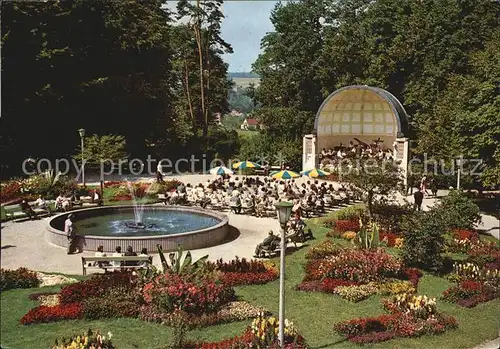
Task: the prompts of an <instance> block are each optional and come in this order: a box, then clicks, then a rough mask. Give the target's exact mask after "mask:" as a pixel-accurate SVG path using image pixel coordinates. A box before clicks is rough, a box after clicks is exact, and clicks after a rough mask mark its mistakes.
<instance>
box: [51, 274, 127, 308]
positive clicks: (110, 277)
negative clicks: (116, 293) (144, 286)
mask: <svg viewBox="0 0 500 349" xmlns="http://www.w3.org/2000/svg"><path fill="white" fill-rule="evenodd" d="M136 282H137V277H136V276H134V275H132V273H131V272H129V271H123V272H122V271H120V272H114V273H110V274H96V275H94V276H92V278H91V279H88V280H85V281H80V282H77V283H74V284H70V285H67V286H64V287H63V288H62V289H61V292H60V295H59V298H60V301H61V304H70V303H77V302H82V301H84V300H85V299H87V298H91V297H98V296H101V295H103V294H104V293H105V292H106V291H107V290H109V289H111V288H119V287H128V288H130V287H131V286H133V285H135V283H136Z"/></svg>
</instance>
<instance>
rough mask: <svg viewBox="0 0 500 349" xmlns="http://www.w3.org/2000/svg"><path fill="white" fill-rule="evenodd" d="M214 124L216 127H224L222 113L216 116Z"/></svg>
mask: <svg viewBox="0 0 500 349" xmlns="http://www.w3.org/2000/svg"><path fill="white" fill-rule="evenodd" d="M214 122H215V124H216V125H222V116H221V114H220V113H215V114H214Z"/></svg>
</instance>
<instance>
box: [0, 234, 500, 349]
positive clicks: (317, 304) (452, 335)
mask: <svg viewBox="0 0 500 349" xmlns="http://www.w3.org/2000/svg"><path fill="white" fill-rule="evenodd" d="M313 228H314V232H315V235H316V236H317V240H315V241H314V242H313V243H312V244H311V245H313V244H317V243H319V242H320V241H321V240H322V239H323V238H324V236H325V234H326V232H327V231H328V229H324V228H321V227H318V226H313ZM249 248H250V247H249ZM307 249H308V248H307V247H305V248H302V249H300V250H298V251H295V252H294V253H293V254H291V255H289V256H287V265H286V317H287V318H288V319H290V320H292V321H293V322H294V324H295V325H296V326H297V327H298V329H299V331H300V333H301V334H302V335H303V336H304V337H305V338H306V340H307V341H308V343H309V344H310V347H311V348H316V349H319V348H357V347H358V346H357V345H355V344H352V343H350V342H348V341H345V340H344V339H343V338H342V337H340V336H337V335H335V334H334V333H333V331H332V326H333V324H335V323H336V322H339V321H343V320H348V319H352V318H356V317H365V316H376V315H378V314H382V313H384V311H383V309H382V307H381V304H380V297H378V296H372V297H371V298H369V299H367V300H365V301H362V302H359V303H356V304H354V303H349V302H348V301H345V300H343V299H341V298H340V297H338V296H334V295H328V294H321V293H305V292H298V291H295V290H294V287H295V286H296V285H297V284H298V283H300V281H301V280H302V277H303V274H304V272H303V266H304V264H305V258H304V257H305V254H306V252H307ZM390 252H391V253H395V252H396V250H393V249H391V251H390ZM276 262H277V260H276ZM449 286H450V283H449V282H448V281H447V280H445V279H443V278H439V277H435V276H432V275H425V276H424V277H423V278H422V279H421V280H420V283H419V287H418V291H419V293H420V294H427V295H428V296H432V297H437V298H438V297H439V296H440V294H441V293H442V292H443V291H444V290H445V289H446V288H448V287H449ZM54 289H56V288H54V287H51V288H45V289H42V291H48V290H54ZM236 290H237V295H238V297H239V298H241V299H243V300H246V301H248V302H250V303H253V304H256V305H261V306H264V307H266V308H268V309H269V310H270V311H272V312H273V313H274V314H277V313H278V292H279V283H278V281H274V282H271V283H269V284H267V285H261V286H245V287H237V288H236ZM37 291H40V290H39V289H30V290H11V291H7V292H3V293H2V295H1V320H2V321H1V327H0V328H1V333H0V334H1V342H2V343H1V344H2V345H4V346H6V347H8V348H19V349H28V348H30V349H37V348H40V349H42V348H43V349H45V348H49V347H50V345H51V344H52V343H53V340H54V338H56V337H58V336H64V335H70V334H72V333H73V332H74V331H77V330H82V329H88V328H94V329H95V328H100V329H101V330H103V331H106V332H107V331H111V332H113V334H114V338H113V339H114V342H116V345H117V346H118V347H119V348H120V349H127V348H145V349H156V348H158V349H160V348H162V347H164V346H165V345H166V344H167V343H169V340H170V338H171V335H172V332H171V330H170V329H169V328H167V327H165V326H161V325H158V324H151V323H146V322H142V321H140V320H135V319H112V320H100V321H83V320H79V321H64V322H58V323H50V324H39V325H32V326H29V327H27V326H22V325H20V324H19V319H20V318H21V317H22V316H23V315H24V314H25V313H26V312H27V311H28V310H29V309H30V308H32V307H34V306H35V305H36V303H35V302H32V301H29V300H28V298H27V297H28V295H29V294H30V293H33V292H37ZM438 309H439V310H440V311H442V312H445V313H448V314H451V315H453V316H455V317H456V319H457V320H458V324H459V328H458V329H457V330H452V331H449V332H446V333H445V334H443V335H439V336H424V337H420V338H415V339H396V340H392V341H388V342H383V343H379V344H376V345H371V346H370V347H374V348H394V349H396V348H398V349H399V348H415V349H422V348H433V349H440V348H443V349H444V348H450V349H459V348H471V347H474V346H475V345H477V344H479V343H482V342H484V341H487V340H491V339H494V338H496V336H498V314H500V300H499V299H497V300H494V301H491V302H488V303H483V304H481V305H479V306H477V307H476V308H473V309H466V308H461V307H459V306H456V305H453V304H449V303H445V302H442V301H439V300H438ZM249 322H250V321H244V322H238V323H232V324H224V325H219V326H213V327H209V328H205V329H202V330H195V331H192V332H190V333H189V334H188V338H189V339H196V340H221V339H223V338H228V337H231V336H234V335H237V334H239V333H241V332H242V330H243V329H244V328H245V327H246V326H247V325H248V324H249Z"/></svg>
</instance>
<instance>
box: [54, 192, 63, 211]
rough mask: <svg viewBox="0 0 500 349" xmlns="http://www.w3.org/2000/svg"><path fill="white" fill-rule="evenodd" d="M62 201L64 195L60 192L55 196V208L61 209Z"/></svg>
mask: <svg viewBox="0 0 500 349" xmlns="http://www.w3.org/2000/svg"><path fill="white" fill-rule="evenodd" d="M63 201H64V196H63V195H62V194H59V196H58V197H57V198H56V210H62V209H63Z"/></svg>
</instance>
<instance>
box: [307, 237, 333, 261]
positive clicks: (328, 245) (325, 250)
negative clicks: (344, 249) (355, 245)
mask: <svg viewBox="0 0 500 349" xmlns="http://www.w3.org/2000/svg"><path fill="white" fill-rule="evenodd" d="M340 250H341V249H340V248H339V246H338V245H336V244H335V243H334V242H332V241H331V240H325V241H323V242H321V243H319V244H317V245H316V246H313V247H311V248H310V249H309V251H307V253H306V259H323V258H325V257H327V256H332V255H335V254H336V253H338V252H339V251H340Z"/></svg>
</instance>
